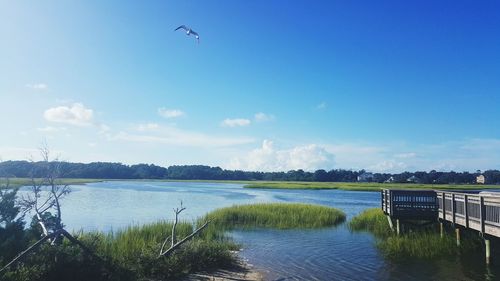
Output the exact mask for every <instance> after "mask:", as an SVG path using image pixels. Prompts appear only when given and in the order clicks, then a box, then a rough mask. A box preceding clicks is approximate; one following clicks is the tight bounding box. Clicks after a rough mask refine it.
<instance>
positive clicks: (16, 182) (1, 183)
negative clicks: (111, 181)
mask: <svg viewBox="0 0 500 281" xmlns="http://www.w3.org/2000/svg"><path fill="white" fill-rule="evenodd" d="M36 180H37V181H41V179H36ZM101 181H104V180H102V179H73V178H61V179H59V181H58V182H57V183H58V184H67V185H82V184H87V183H93V182H101ZM7 183H8V184H9V185H8V186H9V187H10V188H15V187H21V186H30V185H31V184H32V182H31V179H30V178H8V179H7V178H0V188H2V187H6V185H7Z"/></svg>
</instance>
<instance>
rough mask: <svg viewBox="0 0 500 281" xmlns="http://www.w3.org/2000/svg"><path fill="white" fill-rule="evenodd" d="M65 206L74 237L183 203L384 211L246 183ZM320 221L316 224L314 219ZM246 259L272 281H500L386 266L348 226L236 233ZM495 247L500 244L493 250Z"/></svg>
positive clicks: (479, 271)
mask: <svg viewBox="0 0 500 281" xmlns="http://www.w3.org/2000/svg"><path fill="white" fill-rule="evenodd" d="M72 191H73V192H72V193H71V194H70V195H68V197H67V198H65V200H64V201H63V206H62V207H63V216H64V217H63V222H64V223H65V224H66V225H67V228H68V229H72V230H80V229H83V230H87V231H89V230H101V231H110V230H117V229H120V228H123V227H126V226H128V225H131V224H145V223H150V222H155V221H157V220H161V219H163V220H165V219H166V220H169V219H172V218H173V212H172V208H173V207H177V206H179V204H180V202H181V201H183V203H184V206H185V207H187V210H186V211H185V212H183V213H182V219H186V220H195V219H196V218H198V217H200V216H202V215H204V214H206V213H207V212H209V211H211V210H214V209H217V208H220V207H226V206H231V205H233V204H245V203H255V202H303V203H314V204H321V205H326V206H332V207H336V208H339V209H342V210H343V211H344V212H345V213H346V214H347V220H349V219H350V218H352V217H353V216H355V215H356V214H358V213H360V212H361V211H363V210H364V209H366V208H372V207H379V205H380V195H379V193H377V192H359V191H356V192H354V191H342V190H262V189H258V190H257V189H245V188H243V186H242V185H240V184H221V183H201V182H196V183H192V182H143V181H112V182H100V183H91V184H87V185H84V186H72ZM312 219H314V218H312ZM230 235H232V236H233V237H234V239H235V240H236V241H237V242H239V243H241V244H242V245H243V247H244V248H243V251H242V252H241V253H240V254H241V256H242V258H244V259H245V260H247V262H248V263H250V264H252V265H254V266H255V267H256V268H257V269H258V270H260V271H262V272H263V273H264V274H265V276H266V278H267V279H269V280H497V278H500V273H499V269H498V268H497V267H498V264H493V265H491V266H490V267H489V268H488V267H486V266H485V264H484V257H483V255H482V252H481V249H478V251H477V253H478V254H477V255H475V256H468V257H456V258H453V259H443V260H438V261H432V262H430V261H423V260H418V261H415V260H406V261H401V262H394V261H390V260H387V259H385V258H384V257H383V256H381V254H380V253H379V252H378V250H377V249H376V248H375V246H374V239H373V237H372V236H371V235H370V234H369V233H351V232H350V231H349V230H348V229H347V227H346V225H345V224H342V225H340V226H338V227H334V228H325V229H319V230H284V231H283V230H253V231H235V232H232V233H231V234H230ZM492 246H493V247H495V246H496V245H492Z"/></svg>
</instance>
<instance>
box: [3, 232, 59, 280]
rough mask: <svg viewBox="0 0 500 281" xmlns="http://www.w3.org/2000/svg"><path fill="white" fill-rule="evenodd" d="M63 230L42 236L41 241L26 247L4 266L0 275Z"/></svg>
mask: <svg viewBox="0 0 500 281" xmlns="http://www.w3.org/2000/svg"><path fill="white" fill-rule="evenodd" d="M63 231H64V230H62V229H60V230H57V231H55V232H53V233H51V234H49V235H47V236H44V237H43V238H42V239H40V240H38V241H36V242H35V244H33V245H31V246H30V247H28V248H27V249H26V250H24V251H22V252H21V253H19V255H17V256H16V257H15V258H14V259H13V260H12V261H10V262H9V263H8V264H6V265H5V266H4V267H3V268H2V269H0V273H1V272H3V271H4V270H5V269H7V268H8V267H9V266H11V265H12V264H13V263H15V262H16V261H18V260H20V259H21V258H23V257H24V256H26V255H27V254H29V253H31V252H32V251H34V250H35V249H36V248H38V247H39V246H40V245H41V244H42V243H43V242H45V241H46V240H49V239H51V238H52V237H57V236H58V235H61V234H62V233H63Z"/></svg>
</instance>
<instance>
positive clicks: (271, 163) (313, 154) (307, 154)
mask: <svg viewBox="0 0 500 281" xmlns="http://www.w3.org/2000/svg"><path fill="white" fill-rule="evenodd" d="M334 159H335V156H334V155H333V154H332V153H330V152H328V151H326V149H325V148H323V147H321V146H318V145H316V144H309V145H304V146H296V147H293V148H291V149H283V150H277V149H275V148H274V145H273V142H272V141H269V140H264V141H263V143H262V147H261V148H258V149H254V150H252V151H251V152H249V153H248V155H246V156H245V157H243V158H235V159H233V160H232V161H231V163H230V167H231V168H232V169H242V170H251V171H289V170H297V169H303V170H306V171H314V170H317V169H327V170H328V169H332V168H333V166H334V163H335V161H334Z"/></svg>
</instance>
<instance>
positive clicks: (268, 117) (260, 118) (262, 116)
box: [254, 112, 274, 122]
mask: <svg viewBox="0 0 500 281" xmlns="http://www.w3.org/2000/svg"><path fill="white" fill-rule="evenodd" d="M254 119H255V121H257V122H266V121H273V120H274V115H272V114H266V113H264V112H258V113H255V115H254Z"/></svg>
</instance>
